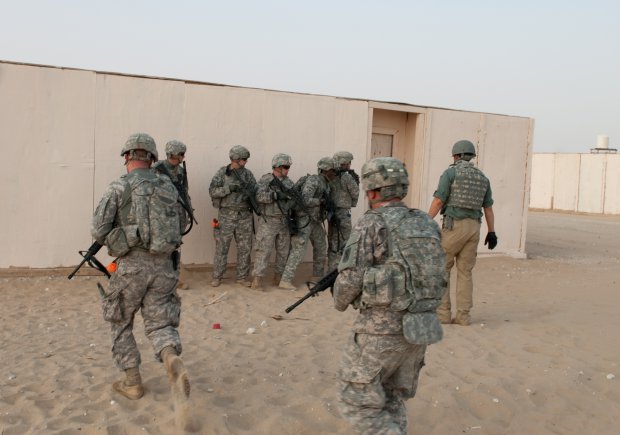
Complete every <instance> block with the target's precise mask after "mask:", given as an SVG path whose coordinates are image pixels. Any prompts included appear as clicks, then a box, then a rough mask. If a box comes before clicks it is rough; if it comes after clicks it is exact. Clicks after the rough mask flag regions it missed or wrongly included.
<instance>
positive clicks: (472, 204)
mask: <svg viewBox="0 0 620 435" xmlns="http://www.w3.org/2000/svg"><path fill="white" fill-rule="evenodd" d="M454 166H455V169H456V176H455V177H454V182H453V183H452V187H451V190H450V197H449V198H448V202H447V204H446V205H447V206H448V207H460V208H467V209H471V210H480V208H481V207H482V202H483V201H484V196H485V194H486V193H487V190H488V189H489V180H488V178H487V177H486V176H485V175H484V174H483V173H482V171H481V170H480V169H478V168H476V167H475V166H474V165H473V163H471V162H466V161H464V160H459V161H458V162H456V163H455V164H454Z"/></svg>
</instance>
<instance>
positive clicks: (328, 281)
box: [284, 269, 338, 313]
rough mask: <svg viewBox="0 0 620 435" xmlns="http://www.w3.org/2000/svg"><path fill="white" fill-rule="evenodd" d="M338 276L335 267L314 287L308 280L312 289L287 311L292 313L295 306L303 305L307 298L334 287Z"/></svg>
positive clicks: (308, 284) (286, 310)
mask: <svg viewBox="0 0 620 435" xmlns="http://www.w3.org/2000/svg"><path fill="white" fill-rule="evenodd" d="M337 277H338V269H334V270H332V271H331V272H329V273H328V274H327V275H325V276H324V277H323V278H321V279H320V280H318V281H317V282H316V283H315V284H314V286H312V287H310V284H311V283H310V282H307V283H306V285H307V286H308V289H309V290H310V291H309V292H308V293H306V294H305V295H304V296H303V297H302V298H301V299H299V300H298V301H297V302H295V303H294V304H293V305H291V306H289V307H287V308H286V309H285V310H284V311H285V312H287V313H290V312H291V311H293V310H294V309H295V308H297V307H298V306H299V305H301V304H302V303H303V302H304V301H305V300H306V299H308V298H310V297H312V296H316V295H318V294H319V293H320V292H322V291H324V290H327V289H328V288H332V287H333V286H334V283H335V282H336V278H337Z"/></svg>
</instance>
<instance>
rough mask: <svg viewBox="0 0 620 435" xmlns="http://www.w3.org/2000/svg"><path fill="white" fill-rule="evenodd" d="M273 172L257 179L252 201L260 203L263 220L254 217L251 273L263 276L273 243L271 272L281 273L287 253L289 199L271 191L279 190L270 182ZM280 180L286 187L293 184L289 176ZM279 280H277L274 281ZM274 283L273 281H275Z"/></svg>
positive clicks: (289, 240) (279, 274) (289, 237)
mask: <svg viewBox="0 0 620 435" xmlns="http://www.w3.org/2000/svg"><path fill="white" fill-rule="evenodd" d="M273 177H274V175H273V173H271V172H270V173H268V174H265V175H263V176H262V177H261V179H260V180H259V181H258V191H257V192H256V200H257V202H258V203H259V204H260V206H261V209H262V210H261V211H262V216H263V218H264V219H258V230H257V231H256V255H255V257H254V276H255V277H264V276H265V270H266V269H267V266H268V263H269V257H270V255H271V253H272V252H273V249H274V245H275V254H276V262H275V275H276V277H278V276H282V272H283V271H284V267H285V266H286V261H287V258H288V254H289V247H290V243H291V236H290V233H289V227H288V222H287V220H288V210H289V209H290V208H291V207H292V204H291V202H290V201H282V200H278V199H277V197H274V196H276V195H275V194H276V193H277V192H278V191H280V189H279V188H278V187H277V186H276V185H274V180H273ZM280 181H281V182H282V184H283V185H284V186H285V187H286V188H288V189H293V187H294V184H293V182H292V181H291V179H290V178H288V177H284V178H281V179H280ZM277 281H279V280H277ZM275 284H276V285H277V283H275Z"/></svg>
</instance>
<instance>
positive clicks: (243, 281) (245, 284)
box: [237, 278, 252, 287]
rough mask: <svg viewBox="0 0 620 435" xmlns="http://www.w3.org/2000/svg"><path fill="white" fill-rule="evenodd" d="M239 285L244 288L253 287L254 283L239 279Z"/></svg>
mask: <svg viewBox="0 0 620 435" xmlns="http://www.w3.org/2000/svg"><path fill="white" fill-rule="evenodd" d="M237 284H239V285H242V286H244V287H252V281H250V280H249V279H247V278H238V279H237Z"/></svg>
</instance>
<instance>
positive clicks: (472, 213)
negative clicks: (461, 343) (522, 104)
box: [428, 140, 497, 326]
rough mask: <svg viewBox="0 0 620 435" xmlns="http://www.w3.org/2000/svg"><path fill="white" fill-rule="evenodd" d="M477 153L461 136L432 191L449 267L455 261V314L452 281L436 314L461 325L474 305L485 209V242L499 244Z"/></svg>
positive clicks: (487, 184) (443, 320) (490, 198)
mask: <svg viewBox="0 0 620 435" xmlns="http://www.w3.org/2000/svg"><path fill="white" fill-rule="evenodd" d="M475 156H476V148H475V147H474V144H473V143H471V142H470V141H468V140H460V141H458V142H456V143H455V144H454V146H453V147H452V157H453V159H454V163H453V164H452V165H450V167H449V168H448V169H446V170H445V171H444V173H443V174H442V175H441V178H440V179H439V186H438V187H437V190H436V191H435V193H434V194H433V196H434V198H433V202H432V203H431V206H430V208H429V210H428V214H429V215H431V217H433V218H434V217H435V216H436V215H437V213H439V211H441V214H442V215H443V222H442V234H443V239H442V245H443V247H444V249H445V250H446V270H447V273H448V279H449V278H450V270H451V269H452V266H454V263H455V261H456V270H457V274H456V316H455V317H454V319H452V318H451V316H452V312H451V305H450V285H449V284H448V290H447V291H446V294H445V295H444V298H443V301H442V303H441V306H440V307H439V308H437V315H438V316H439V320H441V323H450V322H452V323H455V324H458V325H462V326H467V325H469V324H470V321H471V320H470V310H471V308H472V306H473V292H474V283H473V281H472V270H473V268H474V266H475V265H476V256H477V251H478V241H479V240H480V223H481V217H482V210H481V209H484V218H485V220H486V223H487V228H488V233H487V236H486V238H485V239H484V244H485V245H487V244H488V246H489V249H493V248H495V246H497V236H496V235H495V216H494V214H493V196H492V193H491V183H490V182H489V179H488V178H487V177H486V176H485V175H484V174H483V173H482V171H481V170H480V169H478V168H476V167H475V166H474V164H473V163H471V162H470V160H471V159H472V158H474V157H475Z"/></svg>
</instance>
